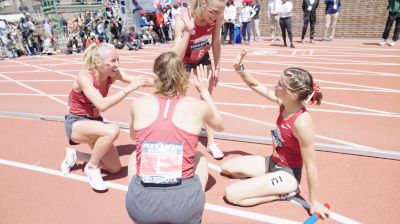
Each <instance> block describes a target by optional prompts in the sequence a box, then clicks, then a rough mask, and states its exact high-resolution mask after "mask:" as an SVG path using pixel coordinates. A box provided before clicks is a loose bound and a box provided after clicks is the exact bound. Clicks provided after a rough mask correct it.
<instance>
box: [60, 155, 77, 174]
mask: <svg viewBox="0 0 400 224" xmlns="http://www.w3.org/2000/svg"><path fill="white" fill-rule="evenodd" d="M76 159H77V158H76V150H75V149H71V148H66V149H65V158H64V160H63V161H62V162H61V172H62V173H63V174H64V175H68V174H69V173H70V172H71V168H72V167H73V166H74V165H75V163H76Z"/></svg>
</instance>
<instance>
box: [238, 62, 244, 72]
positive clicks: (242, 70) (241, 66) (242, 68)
mask: <svg viewBox="0 0 400 224" xmlns="http://www.w3.org/2000/svg"><path fill="white" fill-rule="evenodd" d="M243 72H244V66H243V64H240V69H239V73H243Z"/></svg>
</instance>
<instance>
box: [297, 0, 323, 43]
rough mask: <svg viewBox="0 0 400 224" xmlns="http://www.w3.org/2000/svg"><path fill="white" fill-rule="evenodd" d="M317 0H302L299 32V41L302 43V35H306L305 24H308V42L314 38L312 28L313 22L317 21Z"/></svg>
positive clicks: (313, 26) (313, 27)
mask: <svg viewBox="0 0 400 224" xmlns="http://www.w3.org/2000/svg"><path fill="white" fill-rule="evenodd" d="M318 4H319V0H303V5H302V9H303V19H304V24H303V30H302V32H301V43H304V37H305V36H306V32H307V26H308V24H310V43H312V42H313V40H314V29H315V23H316V22H317V8H318Z"/></svg>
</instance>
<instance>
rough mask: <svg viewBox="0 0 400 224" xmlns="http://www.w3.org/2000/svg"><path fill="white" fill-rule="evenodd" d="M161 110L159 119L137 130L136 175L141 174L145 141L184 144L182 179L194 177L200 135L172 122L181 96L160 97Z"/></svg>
mask: <svg viewBox="0 0 400 224" xmlns="http://www.w3.org/2000/svg"><path fill="white" fill-rule="evenodd" d="M158 100H159V103H160V104H159V105H160V106H159V112H158V116H157V119H156V120H155V121H154V122H153V123H152V124H151V125H149V126H147V127H145V128H143V129H140V130H135V136H136V170H137V173H136V175H138V176H139V174H140V163H141V156H142V146H143V145H144V143H149V142H150V143H160V142H161V143H170V144H180V145H182V146H183V160H182V179H187V178H191V177H193V174H194V169H193V168H194V156H195V154H196V150H197V144H198V142H199V135H195V134H191V133H188V132H186V131H184V130H182V129H180V128H178V127H176V126H175V125H174V124H173V122H172V116H173V114H174V110H175V105H176V103H177V102H179V100H180V98H179V97H174V98H165V97H159V98H158Z"/></svg>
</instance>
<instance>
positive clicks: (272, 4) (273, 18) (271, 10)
mask: <svg viewBox="0 0 400 224" xmlns="http://www.w3.org/2000/svg"><path fill="white" fill-rule="evenodd" d="M281 4H282V1H281V0H269V1H268V18H269V25H270V29H271V41H275V40H278V39H279V28H278V26H279V14H278V10H277V9H278V8H279V7H280V5H281Z"/></svg>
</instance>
